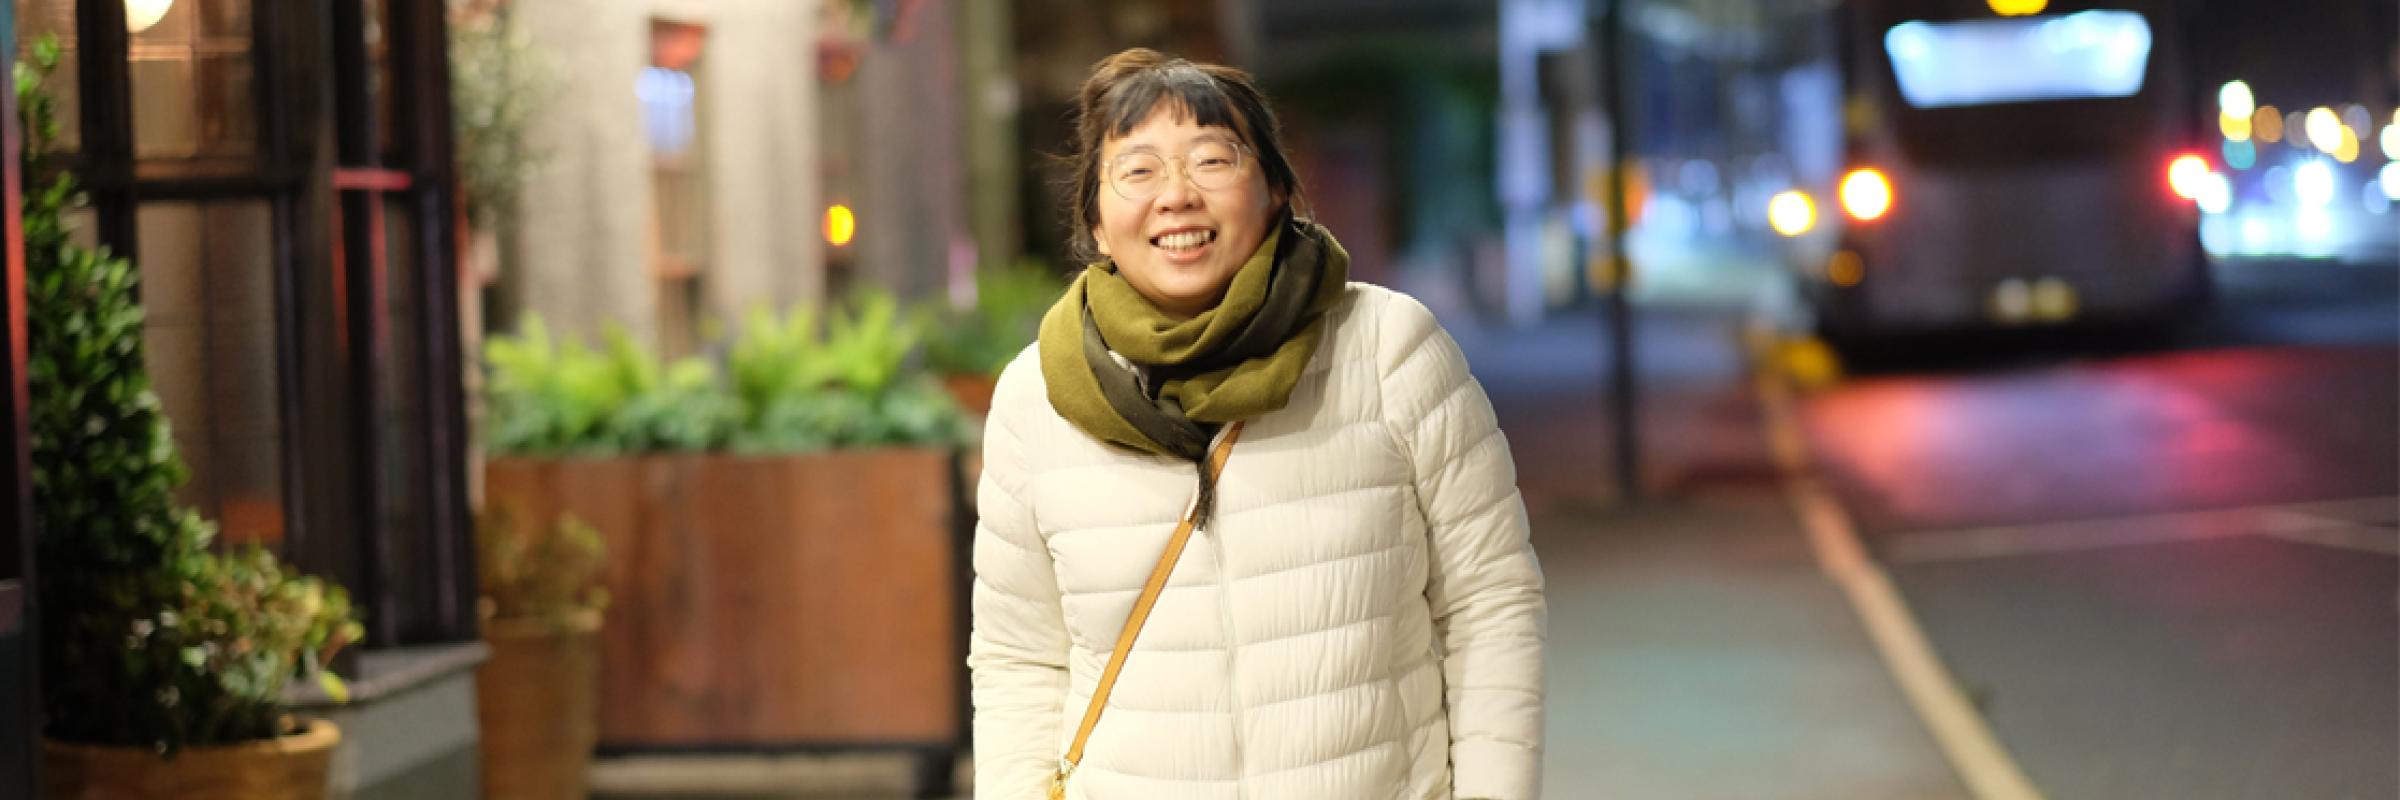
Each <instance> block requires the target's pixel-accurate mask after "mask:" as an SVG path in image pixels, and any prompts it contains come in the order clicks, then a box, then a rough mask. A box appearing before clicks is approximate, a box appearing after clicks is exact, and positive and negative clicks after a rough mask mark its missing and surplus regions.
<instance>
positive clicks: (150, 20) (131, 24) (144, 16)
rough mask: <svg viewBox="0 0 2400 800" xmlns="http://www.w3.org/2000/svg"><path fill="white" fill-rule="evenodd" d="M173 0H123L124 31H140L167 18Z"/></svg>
mask: <svg viewBox="0 0 2400 800" xmlns="http://www.w3.org/2000/svg"><path fill="white" fill-rule="evenodd" d="M174 7H175V0H125V32H126V33H141V32H142V31H146V30H149V29H150V27H151V26H153V25H157V24H158V21H159V20H162V19H166V18H167V10H168V9H171V8H174Z"/></svg>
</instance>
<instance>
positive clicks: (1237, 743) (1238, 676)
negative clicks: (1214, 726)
mask: <svg viewBox="0 0 2400 800" xmlns="http://www.w3.org/2000/svg"><path fill="white" fill-rule="evenodd" d="M1224 436H1225V434H1224V432H1223V431H1219V432H1218V433H1217V436H1216V439H1215V440H1212V441H1210V442H1209V451H1210V452H1215V450H1216V447H1217V442H1218V441H1222V440H1223V439H1224ZM1224 488H1225V487H1224V484H1223V483H1222V482H1219V483H1218V485H1217V490H1218V491H1217V508H1218V509H1222V508H1224V506H1225V493H1224ZM1193 500H1194V502H1195V503H1196V502H1198V498H1196V497H1195V498H1193ZM1218 519H1220V517H1217V516H1216V515H1215V514H1214V513H1213V511H1212V513H1211V515H1210V520H1209V524H1208V525H1207V526H1205V527H1202V528H1201V529H1200V531H1199V533H1200V534H1201V535H1203V536H1206V537H1208V544H1209V547H1210V549H1212V550H1214V551H1215V552H1216V556H1217V622H1218V624H1220V625H1223V626H1224V627H1225V680H1226V684H1225V685H1226V689H1227V692H1228V693H1229V694H1231V695H1232V699H1233V796H1234V797H1235V798H1236V800H1239V798H1243V797H1246V796H1248V789H1247V787H1246V782H1247V779H1248V778H1249V776H1250V769H1249V766H1248V765H1247V764H1246V763H1244V760H1243V754H1242V712H1243V710H1244V709H1246V708H1248V706H1247V705H1245V704H1244V703H1243V702H1242V664H1241V655H1240V652H1241V642H1242V637H1241V635H1240V633H1239V632H1238V631H1237V630H1236V629H1235V628H1234V624H1233V577H1232V574H1231V573H1230V572H1228V571H1227V570H1228V567H1229V564H1228V562H1227V561H1226V560H1225V539H1224V537H1221V536H1218V535H1217V531H1216V521H1217V520H1218Z"/></svg>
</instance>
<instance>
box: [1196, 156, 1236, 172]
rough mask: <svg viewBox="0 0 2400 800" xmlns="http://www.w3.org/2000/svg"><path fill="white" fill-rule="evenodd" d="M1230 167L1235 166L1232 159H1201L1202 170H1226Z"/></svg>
mask: <svg viewBox="0 0 2400 800" xmlns="http://www.w3.org/2000/svg"><path fill="white" fill-rule="evenodd" d="M1230 166H1233V159H1230V158H1203V159H1200V168H1201V169H1224V168H1226V167H1230Z"/></svg>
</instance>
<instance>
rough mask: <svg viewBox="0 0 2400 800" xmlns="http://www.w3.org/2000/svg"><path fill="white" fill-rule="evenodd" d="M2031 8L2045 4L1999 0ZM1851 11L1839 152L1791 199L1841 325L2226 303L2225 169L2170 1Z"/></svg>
mask: <svg viewBox="0 0 2400 800" xmlns="http://www.w3.org/2000/svg"><path fill="white" fill-rule="evenodd" d="M2011 6H2018V7H2028V8H2038V9H2039V10H2038V11H2034V12H2033V13H2023V14H2018V15H2014V16H2007V15H2002V14H2000V13H1998V11H2007V10H2010V7H2011ZM2018 10H2027V8H2020V9H2018ZM1831 23H1832V25H1833V26H1834V34H1833V35H1834V37H1835V39H1836V42H1837V45H1836V47H1835V48H1834V52H1835V53H1836V55H1835V60H1836V68H1835V69H1836V72H1838V74H1839V85H1840V94H1841V101H1840V105H1841V111H1840V114H1839V118H1840V120H1839V124H1840V126H1841V128H1842V132H1841V135H1840V136H1839V137H1838V139H1832V137H1828V139H1829V140H1834V141H1839V142H1840V147H1841V155H1840V158H1839V168H1838V170H1837V172H1836V175H1834V176H1825V177H1828V178H1831V180H1830V181H1823V182H1824V183H1827V184H1829V185H1817V186H1808V187H1804V188H1802V189H1799V190H1795V191H1792V192H1786V193H1784V194H1783V195H1778V196H1777V197H1776V198H1775V200H1774V201H1773V203H1774V207H1772V208H1770V218H1771V219H1773V220H1774V222H1775V225H1776V227H1777V228H1778V229H1779V230H1782V231H1783V232H1784V233H1785V234H1786V236H1788V237H1791V238H1789V239H1787V240H1786V243H1787V244H1786V248H1785V256H1786V260H1787V261H1789V262H1790V264H1789V265H1790V266H1791V267H1792V268H1793V272H1794V274H1795V275H1796V276H1797V278H1798V281H1799V288H1800V292H1799V294H1800V296H1801V297H1802V298H1803V299H1804V300H1805V305H1806V307H1807V308H1808V309H1809V310H1810V311H1812V312H1813V316H1814V317H1815V323H1816V328H1817V330H1818V331H1819V332H1820V333H1821V334H1822V335H1824V336H1825V337H1826V338H1828V339H1831V340H1833V341H1835V342H1836V343H1837V344H1838V343H1841V342H1843V341H1856V340H1870V339H1887V338H1891V337H1894V336H1898V335H1907V334H1914V333H1929V332H1954V331H1975V330H1991V329H1999V328H2015V327H2038V326H2060V325H2066V324H2072V323H2082V322H2094V321H2118V322H2127V321H2130V322H2136V323H2159V322H2167V321H2171V320H2174V319H2177V318H2180V317H2182V316H2184V315H2186V314H2187V313H2188V312H2190V311H2192V310H2194V309H2197V308H2201V307H2204V306H2205V305H2206V303H2207V300H2208V298H2209V296H2210V271H2209V267H2208V261H2207V257H2206V255H2205V254H2204V253H2203V251H2202V249H2201V247H2200V236H2199V227H2200V211H2199V209H2198V207H2197V203H2196V202H2195V195H2196V193H2197V192H2199V191H2201V187H2203V186H2205V185H2206V183H2207V180H2206V176H2211V175H2215V174H2217V168H2216V166H2215V165H2214V164H2213V163H2212V162H2211V161H2210V160H2209V158H2208V157H2207V156H2206V155H2204V154H2203V151H2202V150H2201V149H2200V146H2199V144H2198V143H2197V140H2198V136H2197V134H2198V133H2199V132H2198V130H2197V126H2195V125H2193V124H2192V123H2191V122H2190V120H2191V119H2192V118H2193V117H2194V109H2195V108H2196V107H2197V106H2196V105H2195V104H2194V99H2193V96H2192V94H2191V92H2192V90H2191V87H2190V86H2189V85H2188V82H2187V81H2186V80H2185V78H2184V76H2185V74H2186V72H2187V69H2186V67H2185V65H2184V64H2183V63H2181V55H2182V48H2181V47H2179V46H2178V44H2177V43H2178V41H2179V39H2180V38H2181V34H2180V33H2179V31H2178V28H2177V26H2176V20H2175V15H2174V14H2173V6H2172V5H2171V4H2170V2H2167V0H2120V1H2119V2H2111V3H2105V4H2072V3H2059V2H2052V3H2047V4H2045V3H2042V2H2039V0H2013V2H2012V0H1848V2H1843V3H1841V4H1839V5H1838V6H1836V7H1835V9H1834V10H1833V11H1832V13H1831ZM1819 198H1822V199H1821V200H1820V199H1819ZM1819 207H1822V208H1824V209H1825V211H1824V212H1823V213H1822V214H1821V216H1822V218H1823V224H1815V222H1814V220H1816V219H1817V218H1818V217H1819V216H1820V214H1819V213H1818V212H1817V211H1816V210H1815V209H1817V208H1819ZM1837 209H1838V210H1837ZM1803 210H1805V212H1806V214H1805V216H1806V217H1807V218H1808V219H1809V220H1810V221H1811V223H1810V224H1808V225H1799V224H1796V221H1795V220H1794V219H1793V218H1794V217H1798V216H1802V214H1801V213H1800V212H1801V211H1803Z"/></svg>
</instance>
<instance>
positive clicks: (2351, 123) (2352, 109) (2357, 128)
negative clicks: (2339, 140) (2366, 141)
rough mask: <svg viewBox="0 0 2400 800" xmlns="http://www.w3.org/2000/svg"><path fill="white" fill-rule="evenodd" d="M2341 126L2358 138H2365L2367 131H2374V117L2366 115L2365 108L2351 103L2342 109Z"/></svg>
mask: <svg viewBox="0 0 2400 800" xmlns="http://www.w3.org/2000/svg"><path fill="white" fill-rule="evenodd" d="M2342 124H2343V125H2345V126H2348V127H2349V128H2350V130H2351V131H2353V132H2356V133H2357V134H2358V135H2359V136H2365V135H2367V131H2369V130H2373V129H2374V127H2375V116H2374V115H2372V114H2369V113H2367V107H2366V106H2362V105H2359V104H2357V103H2351V104H2349V105H2346V106H2343V107H2342Z"/></svg>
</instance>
